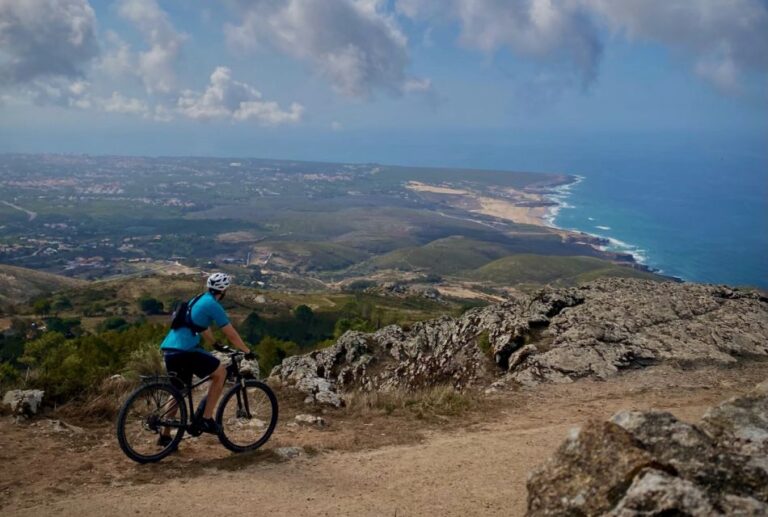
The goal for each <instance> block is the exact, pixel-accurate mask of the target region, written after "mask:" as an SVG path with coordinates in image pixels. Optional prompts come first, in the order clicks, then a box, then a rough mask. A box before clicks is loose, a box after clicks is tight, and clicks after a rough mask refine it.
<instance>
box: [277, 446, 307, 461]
mask: <svg viewBox="0 0 768 517" xmlns="http://www.w3.org/2000/svg"><path fill="white" fill-rule="evenodd" d="M274 452H275V455H277V457H278V458H280V459H281V460H291V459H293V458H297V457H299V456H301V455H302V454H304V449H302V448H301V447H278V448H277V449H275V450H274Z"/></svg>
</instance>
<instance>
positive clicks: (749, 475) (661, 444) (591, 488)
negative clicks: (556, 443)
mask: <svg viewBox="0 0 768 517" xmlns="http://www.w3.org/2000/svg"><path fill="white" fill-rule="evenodd" d="M766 403H768V390H765V389H757V390H755V391H753V392H751V393H749V394H747V395H744V396H741V397H736V398H733V399H731V400H728V401H726V402H724V403H722V404H721V405H719V406H718V407H716V408H713V409H712V410H710V411H709V412H708V413H707V414H706V415H705V416H704V417H703V418H702V420H701V422H700V423H698V424H695V425H694V424H688V423H685V422H681V421H679V420H677V419H676V418H675V417H674V416H673V415H672V414H670V413H667V412H661V411H622V412H620V413H617V414H616V415H614V416H613V417H612V418H611V420H610V421H609V422H602V423H599V422H590V423H588V424H587V425H585V426H584V428H582V429H581V430H580V431H576V432H574V433H572V435H571V436H570V437H568V439H566V441H565V443H563V445H562V446H561V447H560V448H559V449H558V451H557V452H556V453H555V455H554V456H553V457H552V458H551V459H550V460H549V461H548V462H547V463H546V464H544V465H542V466H541V467H540V468H538V469H537V470H535V471H534V472H533V473H532V474H531V475H530V477H529V479H528V515H602V514H605V515H611V516H622V517H624V516H626V517H629V516H636V515H766V510H768V453H767V452H766V450H765V448H764V443H765V442H764V437H765V436H766V435H767V434H768V419H766V418H765V416H766Z"/></svg>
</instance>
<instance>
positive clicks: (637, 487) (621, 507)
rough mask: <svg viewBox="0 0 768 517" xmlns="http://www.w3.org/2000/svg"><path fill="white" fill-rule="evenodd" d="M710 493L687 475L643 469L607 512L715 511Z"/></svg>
mask: <svg viewBox="0 0 768 517" xmlns="http://www.w3.org/2000/svg"><path fill="white" fill-rule="evenodd" d="M717 513H718V512H717V511H716V510H715V509H714V507H713V506H712V503H710V501H709V499H708V498H707V495H706V494H705V493H704V492H702V491H701V490H700V489H699V488H698V487H697V486H696V485H694V484H693V483H691V482H690V481H686V480H685V479H681V478H678V477H673V476H670V475H669V474H667V473H666V472H660V471H658V470H652V469H649V470H644V471H643V472H642V473H640V475H638V476H637V477H636V478H635V480H634V481H633V482H632V485H631V486H630V487H629V489H628V490H627V492H626V495H625V496H624V498H623V499H622V500H621V501H620V502H619V504H618V505H617V506H616V508H614V509H613V510H611V511H610V512H609V513H608V514H607V515H608V516H609V517H636V516H638V515H715V514H717Z"/></svg>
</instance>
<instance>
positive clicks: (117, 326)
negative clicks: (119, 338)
mask: <svg viewBox="0 0 768 517" xmlns="http://www.w3.org/2000/svg"><path fill="white" fill-rule="evenodd" d="M128 326H129V323H128V322H127V321H126V320H125V318H121V317H119V316H112V317H109V318H107V319H105V320H104V321H102V322H101V324H99V330H100V331H101V332H107V331H110V330H116V331H118V332H119V331H121V330H125V329H127V328H128Z"/></svg>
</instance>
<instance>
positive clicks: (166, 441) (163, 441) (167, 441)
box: [157, 434, 179, 451]
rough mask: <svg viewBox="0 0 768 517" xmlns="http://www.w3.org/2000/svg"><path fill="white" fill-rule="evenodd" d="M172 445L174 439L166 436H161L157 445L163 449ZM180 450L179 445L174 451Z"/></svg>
mask: <svg viewBox="0 0 768 517" xmlns="http://www.w3.org/2000/svg"><path fill="white" fill-rule="evenodd" d="M171 443H173V437H171V436H166V435H164V434H161V435H160V436H158V437H157V445H159V446H160V447H162V448H166V447H168V446H169V445H170V444H171ZM178 448H179V446H178V445H176V446H175V447H174V448H173V450H174V451H176V450H177V449H178Z"/></svg>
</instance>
